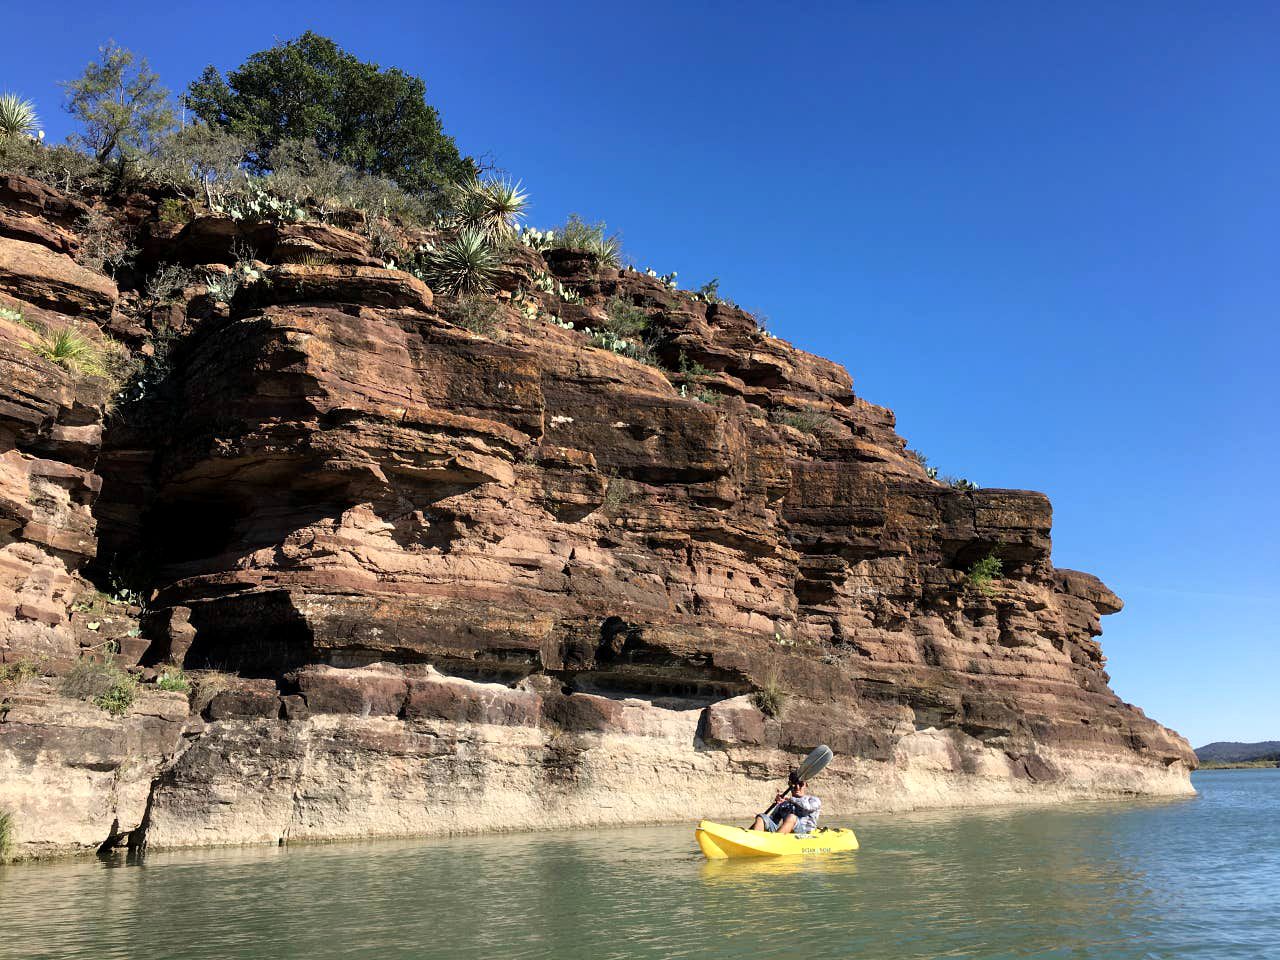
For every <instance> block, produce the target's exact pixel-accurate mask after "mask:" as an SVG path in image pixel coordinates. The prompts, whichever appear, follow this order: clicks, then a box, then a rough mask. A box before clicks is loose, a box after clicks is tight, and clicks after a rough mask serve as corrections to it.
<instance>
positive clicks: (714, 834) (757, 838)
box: [694, 820, 858, 860]
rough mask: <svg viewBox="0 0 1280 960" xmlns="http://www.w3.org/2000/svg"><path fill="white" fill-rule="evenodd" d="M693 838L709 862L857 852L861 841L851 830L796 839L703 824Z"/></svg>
mask: <svg viewBox="0 0 1280 960" xmlns="http://www.w3.org/2000/svg"><path fill="white" fill-rule="evenodd" d="M694 836H696V837H697V838H698V846H699V847H701V848H702V853H703V855H704V856H705V857H706V858H707V859H708V860H724V859H726V858H727V857H788V856H795V855H798V854H815V853H840V852H842V851H845V850H857V849H858V838H857V837H856V836H854V833H853V831H852V830H828V829H826V828H825V827H819V828H818V829H817V830H814V831H813V832H812V833H806V834H800V835H797V834H794V833H766V832H765V831H763V830H745V829H743V828H742V827H730V826H728V825H727V824H723V823H713V822H712V821H710V820H701V821H699V822H698V829H697V830H696V831H694Z"/></svg>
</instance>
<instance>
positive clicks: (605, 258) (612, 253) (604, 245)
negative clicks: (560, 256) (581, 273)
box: [555, 213, 622, 268]
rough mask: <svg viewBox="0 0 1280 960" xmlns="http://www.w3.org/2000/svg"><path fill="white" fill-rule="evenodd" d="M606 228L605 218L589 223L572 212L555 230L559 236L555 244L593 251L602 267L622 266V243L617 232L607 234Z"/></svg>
mask: <svg viewBox="0 0 1280 960" xmlns="http://www.w3.org/2000/svg"><path fill="white" fill-rule="evenodd" d="M606 230H608V226H607V225H606V224H605V222H604V221H603V220H601V221H600V222H599V223H587V222H586V221H585V220H583V219H582V218H581V217H580V216H578V215H577V214H576V213H574V214H570V215H569V219H568V220H567V221H565V225H564V226H563V227H561V228H560V229H559V230H558V231H555V232H556V234H557V236H558V238H559V239H558V240H557V241H556V243H555V245H556V246H560V247H564V248H566V249H568V250H581V251H583V252H584V253H593V254H595V255H596V258H597V259H598V260H599V261H600V266H602V267H614V268H617V267H620V266H621V265H622V243H621V242H620V241H619V239H618V235H617V234H607V233H606V232H605V231H606Z"/></svg>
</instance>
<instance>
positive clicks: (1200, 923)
mask: <svg viewBox="0 0 1280 960" xmlns="http://www.w3.org/2000/svg"><path fill="white" fill-rule="evenodd" d="M1196 783H1197V787H1199V788H1200V789H1201V791H1202V795H1201V797H1200V798H1198V799H1196V800H1192V801H1183V802H1171V803H1138V804H1129V805H1087V806H1084V805H1082V806H1076V807H1069V808H1046V809H1035V810H1027V809H1006V810H994V811H982V812H973V811H966V812H955V811H952V812H939V813H920V814H909V815H897V816H876V817H867V818H863V819H860V820H859V821H858V822H857V823H856V824H855V826H856V827H857V829H858V832H859V837H860V838H861V840H862V841H863V849H862V850H861V851H858V852H856V853H852V854H846V855H841V856H832V857H819V858H811V859H782V860H762V861H727V862H718V863H709V862H706V861H704V860H703V859H702V858H701V857H700V856H698V855H697V854H696V852H695V850H694V847H693V843H692V830H691V827H689V826H685V827H679V828H675V827H661V828H649V829H634V830H609V831H581V832H578V833H573V834H567V835H566V834H530V835H522V836H508V837H476V838H462V839H455V840H447V841H420V842H412V843H410V842H404V843H399V842H393V843H362V844H334V845H325V846H295V847H292V848H287V849H274V848H270V849H268V848H253V849H244V850H240V849H237V850H219V851H198V852H175V853H168V854H161V853H155V854H151V855H149V856H147V857H145V858H144V859H142V860H141V861H135V862H125V861H123V860H120V861H113V862H98V861H91V860H90V861H85V860H80V861H74V862H62V863H50V864H34V865H30V864H28V865H15V866H10V867H5V868H0V957H5V958H8V957H14V958H19V957H21V958H30V960H44V958H50V960H52V958H58V960H80V958H85V960H88V958H93V960H115V958H122V960H123V958H132V957H148V958H155V960H166V958H171V960H194V958H197V957H200V958H206V957H217V958H221V960H250V958H252V960H259V958H262V957H268V956H269V957H276V958H284V960H288V958H295V957H296V958H307V960H331V958H340V957H378V958H380V960H398V958H433V957H448V958H450V960H471V958H477V960H478V958H484V960H489V958H493V957H502V958H515V960H521V958H546V957H555V958H557V960H576V958H592V960H612V958H618V960H622V958H627V960H631V958H698V960H701V958H722V957H753V958H761V960H769V958H782V957H786V958H789V960H790V958H796V957H804V958H806V960H822V958H827V957H831V958H836V957H839V958H842V960H843V958H873V957H874V958H881V957H893V958H903V960H905V958H921V960H924V958H930V960H931V958H938V957H975V958H976V957H981V958H1006V957H1007V958H1015V957H1049V958H1056V957H1062V958H1073V960H1075V958H1094V957H1096V958H1107V960H1139V958H1143V960H1145V958H1167V957H1178V958H1215V960H1219V958H1223V960H1227V958H1235V957H1240V958H1244V957H1249V958H1254V957H1263V956H1267V955H1268V951H1270V952H1271V953H1272V954H1275V953H1276V952H1277V946H1276V945H1277V943H1280V911H1277V909H1276V904H1277V902H1280V829H1278V824H1280V816H1277V815H1278V814H1280V771H1270V770H1261V771H1223V772H1212V773H1203V774H1197V775H1196Z"/></svg>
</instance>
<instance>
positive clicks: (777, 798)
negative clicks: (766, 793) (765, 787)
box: [773, 790, 786, 803]
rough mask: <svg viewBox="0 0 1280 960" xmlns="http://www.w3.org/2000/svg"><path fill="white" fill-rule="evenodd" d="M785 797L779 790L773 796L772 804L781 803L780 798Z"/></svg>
mask: <svg viewBox="0 0 1280 960" xmlns="http://www.w3.org/2000/svg"><path fill="white" fill-rule="evenodd" d="M785 796H786V794H785V793H783V792H782V791H781V790H779V791H778V792H777V793H775V794H774V795H773V802H774V803H781V802H782V798H783V797H785Z"/></svg>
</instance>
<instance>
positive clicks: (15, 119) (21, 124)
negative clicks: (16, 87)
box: [0, 93, 40, 137]
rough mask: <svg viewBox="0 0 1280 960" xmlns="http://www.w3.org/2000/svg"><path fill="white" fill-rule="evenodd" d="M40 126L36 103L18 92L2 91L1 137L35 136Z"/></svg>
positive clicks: (0, 94)
mask: <svg viewBox="0 0 1280 960" xmlns="http://www.w3.org/2000/svg"><path fill="white" fill-rule="evenodd" d="M39 126H40V118H39V117H37V116H36V105H35V104H34V103H32V102H31V101H30V100H24V99H23V98H22V97H20V96H18V95H17V94H16V93H0V137H35V136H36V135H37V128H38V127H39Z"/></svg>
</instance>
